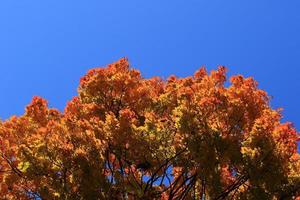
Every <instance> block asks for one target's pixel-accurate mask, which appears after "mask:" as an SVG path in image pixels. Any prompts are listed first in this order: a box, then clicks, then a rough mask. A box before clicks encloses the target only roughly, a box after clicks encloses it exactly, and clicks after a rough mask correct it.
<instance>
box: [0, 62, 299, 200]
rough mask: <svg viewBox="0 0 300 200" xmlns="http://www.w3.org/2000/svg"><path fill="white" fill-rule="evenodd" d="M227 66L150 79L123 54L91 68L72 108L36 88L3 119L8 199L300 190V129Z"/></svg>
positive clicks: (3, 182)
mask: <svg viewBox="0 0 300 200" xmlns="http://www.w3.org/2000/svg"><path fill="white" fill-rule="evenodd" d="M225 72H226V68H225V67H219V68H218V69H217V70H215V71H211V72H210V73H207V72H206V70H205V68H200V69H199V70H198V71H196V72H195V74H194V75H193V76H190V77H186V78H178V77H175V76H171V77H169V78H168V79H167V80H162V79H161V78H158V77H154V78H150V79H145V78H143V77H142V76H141V74H140V72H139V71H137V70H135V69H131V68H130V66H129V63H128V61H127V59H121V60H119V61H117V62H115V63H113V64H110V65H108V66H107V67H105V68H95V69H92V70H90V71H89V72H88V73H87V74H86V75H85V76H83V77H82V78H81V80H80V85H79V88H78V96H76V97H74V98H73V99H72V100H71V101H70V102H68V104H67V106H66V108H65V110H64V112H60V111H58V110H56V109H51V108H49V107H48V105H47V101H46V100H44V99H42V98H40V97H34V98H33V100H32V102H31V103H30V104H29V105H28V106H27V107H26V111H25V114H24V115H22V116H20V117H16V116H13V117H11V118H10V119H9V120H6V121H3V122H0V153H1V155H0V199H17V200H19V199H20V200H22V199H43V200H44V199H45V200H52V199H63V200H73V199H74V200H76V199H87V200H89V199H90V200H94V199H95V200H96V199H129V200H130V199H149V200H150V199H164V200H167V199H170V200H171V199H215V200H217V199H234V200H235V199H260V200H263V199H295V198H297V196H300V156H299V153H298V152H297V141H298V140H299V135H298V133H297V132H296V130H295V128H294V127H293V125H292V124H291V123H282V122H281V118H282V116H281V113H280V110H274V109H272V108H271V107H270V104H269V100H270V98H269V96H268V95H267V93H266V92H265V91H263V90H260V89H258V87H257V82H255V81H254V80H253V79H252V78H244V77H242V76H240V75H238V76H234V77H231V78H230V83H231V84H230V85H229V86H228V87H226V86H225V85H224V83H225V82H226V75H225ZM226 85H227V84H226Z"/></svg>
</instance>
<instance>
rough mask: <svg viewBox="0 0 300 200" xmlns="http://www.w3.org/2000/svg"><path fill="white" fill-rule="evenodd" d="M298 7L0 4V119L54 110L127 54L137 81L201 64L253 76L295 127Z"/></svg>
mask: <svg viewBox="0 0 300 200" xmlns="http://www.w3.org/2000/svg"><path fill="white" fill-rule="evenodd" d="M299 9H300V1H299V0H287V1H282V0H248V1H245V0H235V1H233V0H226V1H225V0H172V1H171V0H169V1H164V0H151V1H146V0H134V1H133V0H118V1H117V0H106V1H104V0H88V1H82V0H1V2H0V27H1V29H0V68H1V78H0V91H1V98H0V117H1V118H2V119H6V118H8V117H9V116H11V115H13V114H17V115H19V114H22V113H23V112H24V107H25V105H26V104H28V103H29V102H30V100H31V98H32V96H33V95H39V96H42V97H44V98H46V99H48V100H49V103H50V105H51V106H53V107H57V108H59V109H61V110H62V109H63V107H64V106H65V104H66V102H67V101H68V100H70V99H71V97H72V96H74V95H76V88H77V86H78V82H79V78H80V77H81V76H82V75H83V74H84V73H85V72H86V71H87V70H88V69H89V68H92V67H95V66H103V65H105V64H108V63H110V62H113V61H115V60H117V59H118V58H120V57H123V56H127V57H128V58H129V60H130V61H131V63H132V65H133V66H134V67H136V68H138V69H139V70H141V72H142V74H143V75H144V76H145V77H150V76H154V75H159V76H163V77H167V76H169V75H170V74H176V75H178V76H187V75H192V73H193V72H194V71H195V70H196V69H197V68H198V67H199V66H201V65H206V66H207V67H208V69H213V68H216V66H217V65H225V66H227V67H228V68H229V72H228V74H229V75H232V74H238V73H240V74H243V75H245V76H253V77H254V78H255V79H256V80H257V81H258V82H259V84H260V87H261V88H262V89H264V90H267V91H268V92H269V94H270V95H272V96H273V97H274V98H273V100H272V105H273V107H274V108H277V107H283V108H284V115H285V119H284V120H287V121H292V122H294V123H295V125H296V127H298V130H299V129H300V119H299V117H298V115H299V114H300V106H299V97H300V78H299V74H300V14H299Z"/></svg>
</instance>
